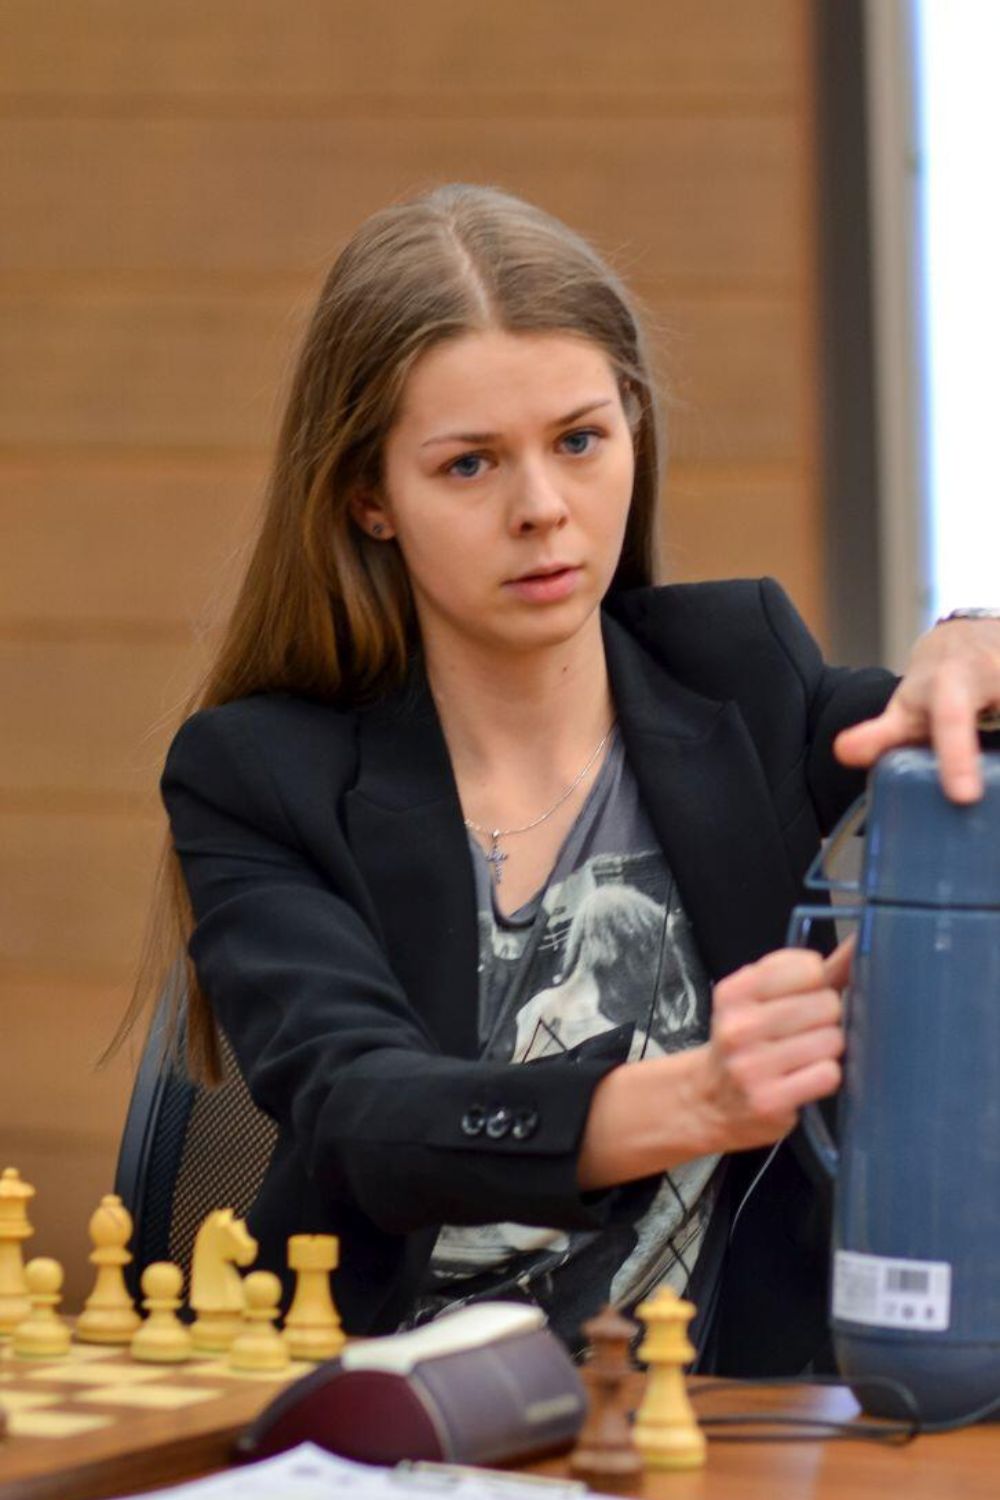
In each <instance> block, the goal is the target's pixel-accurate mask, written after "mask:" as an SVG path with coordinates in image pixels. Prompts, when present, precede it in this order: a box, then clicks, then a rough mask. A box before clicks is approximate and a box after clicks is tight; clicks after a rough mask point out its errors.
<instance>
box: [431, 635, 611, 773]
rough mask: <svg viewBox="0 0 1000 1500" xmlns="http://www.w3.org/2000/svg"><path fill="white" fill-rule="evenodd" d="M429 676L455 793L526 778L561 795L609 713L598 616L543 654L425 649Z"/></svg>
mask: <svg viewBox="0 0 1000 1500" xmlns="http://www.w3.org/2000/svg"><path fill="white" fill-rule="evenodd" d="M427 676H428V681H429V683H430V688H431V692H432V694H433V696H434V701H435V704H436V706H437V710H438V715H439V717H440V720H441V726H442V729H443V731H444V736H445V740H446V741H447V744H448V750H449V753H450V755H451V760H452V764H453V766H454V769H455V775H456V779H457V781H458V783H459V787H460V788H463V787H466V788H470V789H472V788H475V787H477V786H483V785H484V784H487V783H489V782H492V781H494V780H495V779H496V778H497V777H499V778H500V779H501V780H503V781H506V780H507V778H508V777H510V778H513V779H518V778H520V779H523V778H525V777H526V776H530V779H531V781H532V782H534V783H535V785H536V786H537V785H538V784H539V783H540V782H543V783H550V784H551V787H552V788H553V789H554V790H555V791H558V789H559V788H560V787H561V786H564V785H565V784H566V783H567V782H568V781H570V780H572V778H573V776H575V775H576V773H577V772H578V771H579V770H580V767H581V766H582V765H583V764H584V763H585V762H586V760H587V757H588V755H590V753H591V752H592V751H593V750H594V749H595V747H596V746H597V744H598V742H599V741H600V739H601V737H602V736H603V735H604V734H605V733H606V732H607V730H608V727H609V726H610V724H611V721H612V718H613V715H614V710H613V706H612V702H611V691H610V686H609V683H608V672H607V664H606V661H605V657H604V643H603V640H602V638H601V624H600V615H599V614H598V613H597V612H596V611H595V613H594V615H593V616H592V617H591V620H590V621H588V622H587V626H586V627H585V629H584V630H581V631H579V632H577V634H576V635H575V636H574V637H573V638H572V639H571V640H569V641H566V642H562V643H560V644H559V645H558V646H554V647H551V648H547V649H546V650H544V651H538V652H521V653H517V654H515V655H512V656H504V657H502V658H500V657H498V655H497V654H494V653H482V652H479V651H467V650H459V651H457V652H455V651H450V652H448V653H447V655H442V654H435V653H434V652H433V651H428V653H427Z"/></svg>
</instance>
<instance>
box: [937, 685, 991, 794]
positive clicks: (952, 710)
mask: <svg viewBox="0 0 1000 1500" xmlns="http://www.w3.org/2000/svg"><path fill="white" fill-rule="evenodd" d="M976 711H977V705H976V701H975V699H974V697H973V694H972V691H971V689H970V687H969V684H968V683H967V682H966V681H965V680H964V679H963V678H962V677H958V676H954V675H952V676H948V677H941V678H939V679H938V680H937V681H936V682H935V685H934V689H933V693H932V697H931V705H930V720H931V743H932V744H933V746H934V749H935V750H936V752H937V757H938V765H939V768H940V774H941V785H942V787H943V788H944V792H945V795H946V796H947V797H950V798H951V800H952V801H953V802H978V800H979V798H980V797H981V796H982V795H983V775H982V767H981V764H980V759H979V735H978V732H977V729H976Z"/></svg>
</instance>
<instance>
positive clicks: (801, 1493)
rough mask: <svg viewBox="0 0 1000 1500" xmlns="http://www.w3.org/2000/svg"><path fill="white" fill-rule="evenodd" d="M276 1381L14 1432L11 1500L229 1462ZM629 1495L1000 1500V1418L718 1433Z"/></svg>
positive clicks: (826, 1401) (801, 1393) (717, 1397)
mask: <svg viewBox="0 0 1000 1500" xmlns="http://www.w3.org/2000/svg"><path fill="white" fill-rule="evenodd" d="M199 1378H202V1379H204V1378H206V1377H205V1376H201V1377H199ZM714 1385H715V1383H714V1382H711V1381H703V1382H696V1383H695V1387H697V1389H698V1391H699V1394H698V1395H697V1396H696V1397H695V1402H696V1408H697V1410H698V1411H699V1412H700V1413H703V1414H707V1413H709V1412H723V1411H751V1410H752V1411H759V1412H764V1413H778V1412H782V1411H786V1412H788V1411H792V1412H795V1413H796V1414H799V1415H811V1416H816V1417H832V1418H849V1417H851V1416H853V1415H854V1414H855V1413H856V1410H857V1409H856V1407H855V1405H854V1402H853V1401H852V1399H851V1398H850V1397H849V1396H848V1395H847V1394H846V1393H844V1392H841V1391H830V1390H826V1389H823V1388H820V1387H811V1388H808V1389H802V1388H798V1389H794V1390H793V1389H789V1388H787V1387H754V1388H752V1389H751V1388H746V1389H742V1390H732V1389H730V1388H726V1389H725V1390H723V1389H721V1388H720V1389H719V1390H718V1391H717V1392H716V1391H715V1390H714ZM695 1387H693V1388H695ZM274 1389H275V1387H274V1386H273V1385H271V1384H270V1383H262V1384H253V1383H244V1384H242V1385H241V1386H239V1387H230V1388H228V1389H227V1390H226V1392H225V1393H224V1395H223V1396H221V1397H220V1398H219V1399H218V1400H217V1401H215V1402H211V1403H205V1404H204V1405H202V1406H200V1407H193V1408H190V1409H188V1410H186V1411H184V1412H183V1413H181V1414H178V1413H176V1412H173V1413H164V1412H143V1413H141V1414H139V1415H136V1416H135V1417H134V1419H132V1420H131V1421H130V1422H128V1423H127V1424H126V1425H125V1426H123V1427H121V1426H116V1427H115V1428H114V1429H113V1430H112V1431H111V1432H109V1431H108V1429H103V1430H102V1431H101V1432H98V1433H95V1434H93V1435H92V1436H91V1437H90V1438H89V1439H88V1438H86V1437H78V1438H74V1439H72V1440H62V1441H61V1443H51V1444H48V1445H44V1446H43V1447H39V1445H38V1443H37V1442H35V1444H34V1445H33V1447H32V1451H31V1452H28V1451H26V1449H25V1445H24V1440H22V1439H18V1438H12V1439H6V1440H4V1441H3V1442H2V1443H0V1500H56V1497H58V1500H104V1497H107V1496H111V1495H117V1494H122V1493H128V1492H129V1491H131V1490H139V1489H140V1488H142V1487H143V1486H152V1485H165V1484H169V1483H177V1482H179V1481H180V1480H181V1479H183V1478H189V1477H192V1476H193V1475H194V1474H198V1473H202V1474H204V1473H208V1472H211V1471H214V1470H217V1469H218V1468H219V1467H221V1466H222V1465H223V1463H224V1461H225V1455H226V1454H227V1453H228V1451H229V1448H230V1446H231V1444H232V1441H233V1438H234V1437H235V1435H236V1433H237V1432H238V1431H239V1429H240V1428H241V1427H242V1426H243V1425H244V1424H245V1423H246V1422H247V1421H249V1420H250V1418H251V1417H252V1416H253V1415H254V1414H255V1412H256V1411H257V1410H259V1409H260V1407H261V1406H263V1404H264V1403H265V1401H267V1400H268V1399H270V1397H271V1395H273V1393H274ZM66 1442H71V1444H72V1446H71V1447H67V1446H65V1443H66ZM530 1472H533V1473H539V1474H551V1475H560V1476H562V1475H565V1474H566V1473H567V1466H566V1460H565V1459H564V1458H559V1459H549V1460H547V1461H545V1462H543V1463H539V1464H534V1465H531V1466H530ZM628 1493H630V1494H631V1495H633V1496H636V1497H641V1500H786V1497H787V1500H833V1497H837V1500H987V1497H988V1500H998V1497H1000V1426H989V1427H976V1428H969V1429H966V1430H965V1431H963V1432H958V1433H950V1434H946V1435H941V1436H929V1437H921V1438H917V1439H916V1440H915V1441H914V1442H912V1443H911V1444H909V1445H908V1446H907V1447H902V1448H900V1447H889V1446H882V1445H876V1444H874V1443H869V1442H861V1441H855V1440H851V1441H843V1440H828V1441H818V1440H815V1439H813V1438H809V1439H807V1440H804V1441H798V1442H794V1443H752V1444H743V1443H727V1442H718V1441H715V1440H710V1442H709V1450H708V1463H707V1466H706V1467H705V1468H704V1469H701V1470H698V1471H695V1472H692V1473H687V1474H662V1473H660V1474H654V1473H647V1474H646V1475H645V1476H644V1478H643V1479H642V1481H641V1482H640V1484H639V1485H637V1486H635V1487H634V1488H632V1489H631V1490H630V1491H629V1492H628Z"/></svg>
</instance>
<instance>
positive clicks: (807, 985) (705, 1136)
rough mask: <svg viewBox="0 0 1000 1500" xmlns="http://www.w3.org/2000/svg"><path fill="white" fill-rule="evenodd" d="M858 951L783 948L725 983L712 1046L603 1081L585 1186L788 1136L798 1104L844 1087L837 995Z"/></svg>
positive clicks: (718, 995) (638, 1065)
mask: <svg viewBox="0 0 1000 1500" xmlns="http://www.w3.org/2000/svg"><path fill="white" fill-rule="evenodd" d="M853 945H854V939H853V938H848V940H847V942H845V943H841V945H840V947H839V948H837V949H836V951H835V952H834V953H831V955H830V957H829V958H825V959H824V958H821V957H820V955H819V954H818V953H813V952H811V951H810V950H809V949H803V948H782V949H779V950H778V951H777V952H775V953H768V954H767V955H766V956H765V957H764V958H761V959H759V960H758V961H757V963H754V964H748V965H747V966H746V967H745V968H743V969H737V970H736V971H735V972H734V973H732V974H727V976H726V978H725V979H721V980H720V981H719V983H718V984H717V985H716V986H715V993H714V1000H713V1007H712V1029H711V1032H710V1035H709V1039H708V1041H707V1042H705V1043H703V1044H702V1045H701V1046H700V1047H692V1048H691V1049H690V1050H684V1051H681V1052H672V1053H668V1054H667V1055H666V1056H664V1057H651V1058H645V1059H644V1060H643V1061H641V1062H634V1063H624V1064H622V1065H621V1066H620V1067H618V1068H613V1069H612V1070H611V1072H610V1073H608V1074H606V1075H605V1077H604V1078H602V1079H601V1081H600V1083H599V1084H598V1085H597V1087H596V1089H595V1090H594V1094H593V1098H592V1100H591V1105H590V1112H589V1114H588V1116H587V1126H586V1130H585V1132H584V1136H583V1141H582V1143H581V1148H580V1155H579V1164H578V1174H577V1175H578V1180H579V1183H580V1187H581V1188H582V1189H584V1190H591V1189H594V1188H604V1187H608V1186H609V1185H611V1184H612V1183H617V1182H630V1181H632V1180H633V1179H635V1178H637V1177H645V1176H647V1175H649V1174H651V1173H656V1172H663V1171H669V1170H670V1169H671V1168H673V1167H675V1166H677V1165H679V1163H681V1162H684V1161H691V1160H693V1159H694V1158H695V1157H698V1156H707V1155H714V1154H717V1153H718V1154H723V1153H727V1152H730V1151H744V1150H747V1149H749V1148H750V1147H753V1146H769V1145H771V1144H772V1143H773V1142H774V1141H778V1140H780V1139H781V1137H782V1136H783V1135H787V1134H788V1132H789V1131H790V1130H791V1129H792V1128H793V1127H794V1125H795V1123H796V1118H797V1111H798V1109H799V1107H800V1105H803V1104H809V1103H811V1102H812V1101H813V1100H815V1099H821V1098H823V1096H824V1095H825V1094H832V1093H834V1092H835V1091H836V1090H837V1088H838V1087H839V1086H840V1056H841V1053H842V1052H843V1050H844V1036H843V1031H842V1029H841V1024H840V1019H841V1000H840V991H841V990H842V989H843V988H844V986H845V985H846V984H847V981H848V978H849V977H850V971H851V954H852V951H853Z"/></svg>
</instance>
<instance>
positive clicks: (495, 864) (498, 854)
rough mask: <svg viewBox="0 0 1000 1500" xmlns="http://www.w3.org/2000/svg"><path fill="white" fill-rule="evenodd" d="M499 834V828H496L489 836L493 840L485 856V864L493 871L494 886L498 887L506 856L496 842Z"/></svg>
mask: <svg viewBox="0 0 1000 1500" xmlns="http://www.w3.org/2000/svg"><path fill="white" fill-rule="evenodd" d="M499 833H500V830H499V828H497V829H495V830H494V831H493V832H492V833H491V834H490V838H491V839H492V840H493V843H492V845H491V847H490V852H489V854H487V856H486V860H487V863H488V864H489V866H490V868H491V869H492V871H493V884H494V885H499V884H500V881H501V879H502V878H503V864H504V860H505V859H506V858H507V855H506V854H504V852H503V850H502V849H501V848H500V845H499V844H498V842H497V838H498V835H499Z"/></svg>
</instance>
